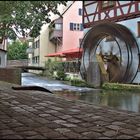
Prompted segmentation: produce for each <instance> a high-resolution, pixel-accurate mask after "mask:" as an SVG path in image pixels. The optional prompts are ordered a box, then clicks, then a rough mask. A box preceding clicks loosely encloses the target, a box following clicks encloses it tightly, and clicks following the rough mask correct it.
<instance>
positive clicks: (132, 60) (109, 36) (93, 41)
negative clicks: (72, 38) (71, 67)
mask: <svg viewBox="0 0 140 140" xmlns="http://www.w3.org/2000/svg"><path fill="white" fill-rule="evenodd" d="M81 48H82V49H83V54H82V59H81V67H80V73H81V76H82V78H83V79H84V80H86V81H87V82H89V83H94V84H95V83H102V82H103V81H109V82H118V83H131V82H132V81H133V80H134V78H135V76H136V74H137V72H138V66H139V47H138V44H137V41H136V39H135V36H134V35H133V33H132V32H131V31H130V30H129V29H128V28H127V27H125V26H123V25H121V24H116V23H111V22H103V23H98V24H96V25H94V26H93V27H92V28H91V29H90V30H89V31H88V32H87V33H86V34H85V36H84V38H83V40H82V43H81ZM104 77H106V78H104Z"/></svg>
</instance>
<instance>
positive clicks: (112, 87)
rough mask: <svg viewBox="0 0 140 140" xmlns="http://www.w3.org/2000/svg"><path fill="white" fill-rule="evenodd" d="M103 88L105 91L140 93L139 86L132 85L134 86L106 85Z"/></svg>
mask: <svg viewBox="0 0 140 140" xmlns="http://www.w3.org/2000/svg"><path fill="white" fill-rule="evenodd" d="M102 88H103V89H105V90H127V91H137V90H138V91H140V86H139V85H132V84H119V83H104V84H103V85H102Z"/></svg>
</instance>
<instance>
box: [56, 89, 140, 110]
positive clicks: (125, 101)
mask: <svg viewBox="0 0 140 140" xmlns="http://www.w3.org/2000/svg"><path fill="white" fill-rule="evenodd" d="M57 95H59V96H63V97H66V98H69V99H73V100H83V101H86V102H90V103H94V104H100V105H104V106H110V107H114V108H117V109H122V110H128V111H134V112H140V92H139V93H134V92H126V91H101V92H95V93H57Z"/></svg>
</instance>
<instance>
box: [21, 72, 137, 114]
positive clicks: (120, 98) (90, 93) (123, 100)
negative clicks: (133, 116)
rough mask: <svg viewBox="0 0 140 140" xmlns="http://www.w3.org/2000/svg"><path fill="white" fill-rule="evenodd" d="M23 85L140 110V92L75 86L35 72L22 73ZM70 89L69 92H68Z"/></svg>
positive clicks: (58, 94)
mask: <svg viewBox="0 0 140 140" xmlns="http://www.w3.org/2000/svg"><path fill="white" fill-rule="evenodd" d="M22 85H38V86H41V87H44V88H47V89H49V90H51V91H53V92H55V93H56V95H57V96H62V97H64V98H68V99H72V100H82V101H84V102H89V103H93V104H96V105H101V106H109V107H113V108H116V109H121V110H128V111H133V112H140V92H137V93H136V92H128V91H103V90H95V89H90V88H82V87H74V86H69V85H66V84H63V83H62V82H60V81H50V80H47V79H46V80H44V79H41V78H40V77H37V76H36V75H33V74H23V75H22ZM67 91H68V92H67Z"/></svg>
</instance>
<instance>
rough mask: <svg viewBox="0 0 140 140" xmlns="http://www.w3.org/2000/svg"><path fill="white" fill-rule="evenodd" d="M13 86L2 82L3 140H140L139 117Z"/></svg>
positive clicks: (0, 133)
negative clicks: (16, 89) (134, 139)
mask: <svg viewBox="0 0 140 140" xmlns="http://www.w3.org/2000/svg"><path fill="white" fill-rule="evenodd" d="M10 86H11V84H6V83H4V82H0V139H110V138H111V139H132V138H136V139H139V138H140V114H139V113H132V112H127V111H120V110H114V109H112V108H109V107H101V106H95V105H93V104H87V103H84V102H81V101H75V100H68V99H64V98H62V97H59V96H56V95H54V94H50V93H45V92H39V91H14V90H12V89H11V88H10Z"/></svg>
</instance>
